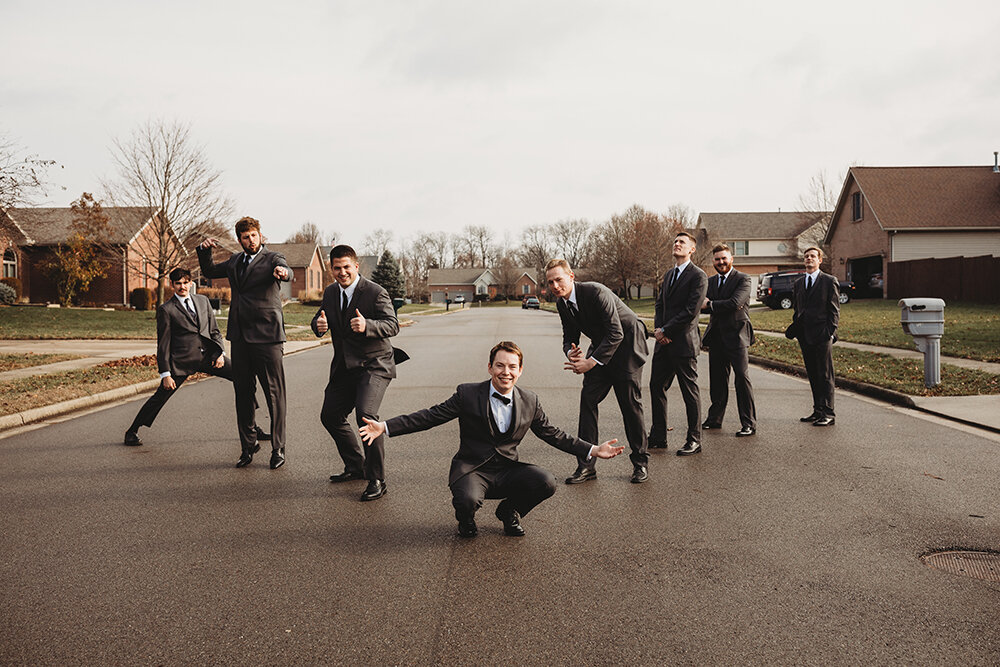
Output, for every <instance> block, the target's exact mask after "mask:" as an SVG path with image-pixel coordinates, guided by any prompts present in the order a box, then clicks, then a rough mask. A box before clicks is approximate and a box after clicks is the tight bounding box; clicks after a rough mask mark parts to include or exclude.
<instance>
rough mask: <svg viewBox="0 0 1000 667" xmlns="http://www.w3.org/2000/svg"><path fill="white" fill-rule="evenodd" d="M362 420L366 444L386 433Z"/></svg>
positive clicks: (362, 434) (373, 422)
mask: <svg viewBox="0 0 1000 667" xmlns="http://www.w3.org/2000/svg"><path fill="white" fill-rule="evenodd" d="M362 419H364V420H365V425H364V426H362V427H361V428H360V429H358V433H359V434H361V439H362V440H364V441H365V444H366V445H370V444H372V441H373V440H374V439H375V438H377V437H379V436H380V435H382V434H383V433H385V427H384V426H382V422H377V421H372V420H371V419H368V417H362ZM616 442H617V441H616ZM612 449H613V448H612ZM621 449H624V447H623V448H621Z"/></svg>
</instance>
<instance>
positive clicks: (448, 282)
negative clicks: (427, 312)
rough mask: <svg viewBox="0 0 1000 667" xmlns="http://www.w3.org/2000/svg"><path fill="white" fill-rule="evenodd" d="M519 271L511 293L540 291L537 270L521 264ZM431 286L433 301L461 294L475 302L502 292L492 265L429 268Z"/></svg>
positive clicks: (515, 294)
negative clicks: (535, 275) (490, 266)
mask: <svg viewBox="0 0 1000 667" xmlns="http://www.w3.org/2000/svg"><path fill="white" fill-rule="evenodd" d="M515 271H516V273H517V274H518V276H519V277H518V279H517V280H516V281H515V282H514V284H513V285H512V286H511V289H512V290H513V292H512V293H511V294H509V295H507V296H510V297H515V298H520V297H522V296H526V295H528V294H538V281H537V280H536V279H535V277H534V273H535V272H534V270H533V269H530V268H526V267H518V268H517V269H516V270H515ZM427 289H428V291H429V292H430V300H431V303H444V302H445V300H446V299H450V300H452V301H454V300H455V297H456V296H458V295H459V294H461V295H462V296H463V297H464V298H465V300H466V302H470V303H471V302H472V301H475V300H477V299H479V300H490V299H493V298H495V297H496V296H497V295H498V294H499V292H500V284H499V282H498V281H497V277H496V275H495V274H494V272H493V271H491V270H490V269H484V268H473V269H430V270H429V271H428V272H427ZM501 296H502V295H501Z"/></svg>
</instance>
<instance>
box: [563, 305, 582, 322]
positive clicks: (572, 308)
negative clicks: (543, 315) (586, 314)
mask: <svg viewBox="0 0 1000 667" xmlns="http://www.w3.org/2000/svg"><path fill="white" fill-rule="evenodd" d="M566 307H567V308H569V314H570V315H572V316H573V317H574V318H576V319H579V318H580V310H579V309H578V308H577V307H576V304H575V303H573V302H572V301H567V302H566Z"/></svg>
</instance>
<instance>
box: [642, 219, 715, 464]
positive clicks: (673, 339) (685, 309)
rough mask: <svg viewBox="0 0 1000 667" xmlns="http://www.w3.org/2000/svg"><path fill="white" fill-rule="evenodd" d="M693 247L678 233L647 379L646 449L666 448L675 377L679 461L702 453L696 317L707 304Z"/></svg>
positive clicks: (658, 304) (704, 281)
mask: <svg viewBox="0 0 1000 667" xmlns="http://www.w3.org/2000/svg"><path fill="white" fill-rule="evenodd" d="M697 248H698V243H697V241H695V238H694V237H693V236H691V235H690V234H688V233H687V232H680V233H678V234H677V236H676V237H675V238H674V247H673V255H674V264H675V266H674V268H673V269H671V270H670V271H668V272H667V274H666V275H665V276H664V277H663V285H662V286H661V287H660V293H659V295H657V297H656V309H655V316H654V319H653V325H654V326H655V329H654V330H653V337H654V338H655V339H656V348H655V350H654V351H653V369H652V372H651V374H650V379H649V393H650V397H651V401H652V410H653V424H652V426H651V427H650V431H649V446H650V447H651V448H656V449H665V448H666V446H667V389H669V388H670V385H671V384H672V383H673V381H674V377H675V376H676V377H677V384H678V385H680V389H681V397H683V399H684V407H685V410H686V412H687V425H688V430H687V437H686V439H685V441H684V446H683V447H681V448H680V449H678V450H677V455H678V456H689V455H691V454H697V453H699V452H700V451H701V394H700V393H699V391H698V354H699V353H700V352H701V334H700V333H699V331H698V315H699V314H700V313H701V306H702V303H703V302H704V301H705V292H706V290H707V289H708V278H707V277H706V276H705V272H704V271H702V270H701V269H699V268H698V267H697V266H695V265H694V263H693V262H692V261H691V255H693V254H694V251H695V250H696V249H697Z"/></svg>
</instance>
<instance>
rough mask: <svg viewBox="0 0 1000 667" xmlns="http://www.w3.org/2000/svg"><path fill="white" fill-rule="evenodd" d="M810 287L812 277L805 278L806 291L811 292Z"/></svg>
mask: <svg viewBox="0 0 1000 667" xmlns="http://www.w3.org/2000/svg"><path fill="white" fill-rule="evenodd" d="M812 286H813V277H812V276H806V291H807V292H808V291H809V290H811V289H812Z"/></svg>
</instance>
